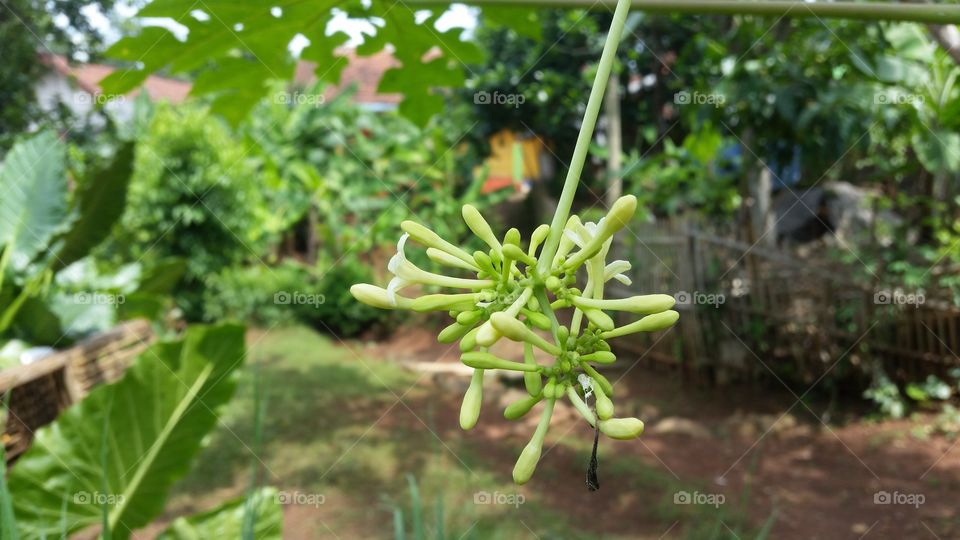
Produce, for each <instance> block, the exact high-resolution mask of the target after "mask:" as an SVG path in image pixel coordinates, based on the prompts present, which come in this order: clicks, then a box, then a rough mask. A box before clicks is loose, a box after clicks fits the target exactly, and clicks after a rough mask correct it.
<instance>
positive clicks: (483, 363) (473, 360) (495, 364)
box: [460, 352, 540, 371]
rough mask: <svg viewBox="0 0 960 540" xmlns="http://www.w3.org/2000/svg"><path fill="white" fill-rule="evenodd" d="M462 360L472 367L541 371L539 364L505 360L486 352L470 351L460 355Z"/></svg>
mask: <svg viewBox="0 0 960 540" xmlns="http://www.w3.org/2000/svg"><path fill="white" fill-rule="evenodd" d="M460 361H461V362H463V363H464V364H466V365H468V366H470V367H472V368H480V369H506V370H510V371H539V370H540V367H539V366H537V365H530V364H523V363H520V362H513V361H510V360H504V359H503V358H499V357H496V356H494V355H492V354H490V353H486V352H468V353H464V354H463V356H461V357H460Z"/></svg>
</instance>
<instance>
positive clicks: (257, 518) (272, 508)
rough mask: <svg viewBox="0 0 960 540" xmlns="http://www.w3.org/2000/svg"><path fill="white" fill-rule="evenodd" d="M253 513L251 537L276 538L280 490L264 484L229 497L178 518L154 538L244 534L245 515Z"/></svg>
mask: <svg viewBox="0 0 960 540" xmlns="http://www.w3.org/2000/svg"><path fill="white" fill-rule="evenodd" d="M251 513H252V514H253V519H254V525H253V537H254V538H256V539H257V540H279V539H280V538H282V537H283V509H282V508H281V506H280V494H279V493H278V492H277V490H276V489H274V488H270V487H266V488H261V489H260V490H257V491H256V492H254V493H253V494H251V495H250V496H249V497H241V498H239V499H234V500H232V501H228V502H226V503H224V504H222V505H220V506H218V507H217V508H214V509H213V510H211V511H209V512H204V513H202V514H196V515H193V516H190V517H185V518H178V519H177V520H176V521H174V522H173V524H171V525H170V527H169V528H167V530H165V531H163V533H161V534H160V536H158V537H157V540H205V539H207V538H243V534H242V533H243V524H244V519H245V518H246V517H247V516H248V515H250V514H251Z"/></svg>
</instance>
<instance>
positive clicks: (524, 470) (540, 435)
mask: <svg viewBox="0 0 960 540" xmlns="http://www.w3.org/2000/svg"><path fill="white" fill-rule="evenodd" d="M554 403H555V401H554V400H553V399H547V404H546V406H545V407H544V408H543V413H542V414H541V415H540V423H539V424H537V430H536V431H535V432H534V433H533V437H531V438H530V442H529V443H527V446H526V447H524V449H523V451H522V452H520V458H519V459H517V464H516V465H514V466H513V481H514V482H516V483H517V484H519V485H523V484H526V483H527V482H528V481H529V480H530V478H531V477H532V476H533V472H534V471H535V470H536V469H537V462H539V461H540V452H541V451H542V449H543V439H544V438H545V437H546V436H547V430H548V429H549V428H550V416H551V415H552V414H553V405H554Z"/></svg>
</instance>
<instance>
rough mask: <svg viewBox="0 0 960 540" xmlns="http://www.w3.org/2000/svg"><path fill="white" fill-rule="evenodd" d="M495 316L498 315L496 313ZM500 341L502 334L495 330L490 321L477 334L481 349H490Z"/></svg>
mask: <svg viewBox="0 0 960 540" xmlns="http://www.w3.org/2000/svg"><path fill="white" fill-rule="evenodd" d="M494 315H497V314H496V313H495V314H494ZM499 339H500V332H499V331H497V329H496V328H494V326H493V324H491V323H490V321H487V322H485V323H483V324H481V325H480V330H479V331H478V332H477V344H479V345H480V346H481V347H490V346H492V345H493V344H494V343H496V342H497V341H498V340H499Z"/></svg>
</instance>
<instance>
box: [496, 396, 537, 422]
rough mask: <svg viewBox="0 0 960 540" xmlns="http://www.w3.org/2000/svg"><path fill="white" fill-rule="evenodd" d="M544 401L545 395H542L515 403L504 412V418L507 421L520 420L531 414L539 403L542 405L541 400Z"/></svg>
mask: <svg viewBox="0 0 960 540" xmlns="http://www.w3.org/2000/svg"><path fill="white" fill-rule="evenodd" d="M542 399H543V395H542V394H541V395H537V396H529V397H525V398H523V399H521V400H520V401H515V402H513V403H511V404H510V405H508V406H507V408H506V409H505V410H504V411H503V417H504V418H506V419H507V420H516V419H517V418H520V417H522V416H523V415H525V414H527V413H528V412H530V409H532V408H533V406H534V405H536V404H537V403H540V400H542Z"/></svg>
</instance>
